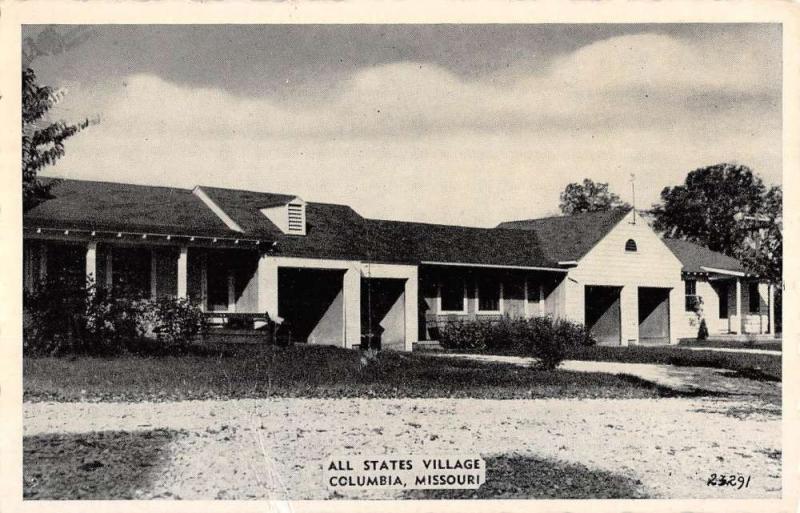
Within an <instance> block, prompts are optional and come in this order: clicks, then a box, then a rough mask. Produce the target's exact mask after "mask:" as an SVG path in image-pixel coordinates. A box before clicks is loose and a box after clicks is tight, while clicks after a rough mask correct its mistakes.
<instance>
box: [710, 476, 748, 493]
mask: <svg viewBox="0 0 800 513" xmlns="http://www.w3.org/2000/svg"><path fill="white" fill-rule="evenodd" d="M706 486H728V487H730V488H736V489H737V490H741V489H742V488H747V487H748V486H750V476H747V477H745V476H743V475H741V474H738V475H736V474H711V475H710V476H709V477H708V481H706Z"/></svg>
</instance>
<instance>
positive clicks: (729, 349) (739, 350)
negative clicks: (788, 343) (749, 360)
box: [675, 346, 783, 356]
mask: <svg viewBox="0 0 800 513" xmlns="http://www.w3.org/2000/svg"><path fill="white" fill-rule="evenodd" d="M675 349H686V350H688V351H716V352H717V353H749V354H770V355H772V356H780V355H782V354H783V353H782V352H781V351H774V350H772V349H747V348H744V347H687V346H675Z"/></svg>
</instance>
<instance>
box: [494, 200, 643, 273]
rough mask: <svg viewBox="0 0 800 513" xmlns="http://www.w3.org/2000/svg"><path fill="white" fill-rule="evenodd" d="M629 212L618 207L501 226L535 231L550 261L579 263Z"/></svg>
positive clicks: (507, 223) (502, 224)
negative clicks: (577, 261)
mask: <svg viewBox="0 0 800 513" xmlns="http://www.w3.org/2000/svg"><path fill="white" fill-rule="evenodd" d="M628 212H630V209H629V208H617V209H612V210H607V211H603V212H585V213H581V214H574V215H569V216H556V217H545V218H542V219H526V220H521V221H507V222H504V223H500V224H499V225H497V227H498V228H507V229H514V230H529V231H533V232H535V233H536V235H537V236H538V239H539V242H540V244H541V245H542V249H543V250H544V254H545V255H546V256H547V258H549V259H550V260H553V261H555V262H567V261H576V260H579V259H581V258H582V257H583V256H584V255H586V253H588V252H589V250H590V249H592V248H593V247H594V245H595V244H597V243H598V242H600V240H601V239H602V238H603V237H605V236H606V234H608V232H610V231H611V229H612V228H614V227H615V226H616V225H617V224H618V223H619V222H620V221H622V219H623V218H624V217H625V216H626V215H627V214H628Z"/></svg>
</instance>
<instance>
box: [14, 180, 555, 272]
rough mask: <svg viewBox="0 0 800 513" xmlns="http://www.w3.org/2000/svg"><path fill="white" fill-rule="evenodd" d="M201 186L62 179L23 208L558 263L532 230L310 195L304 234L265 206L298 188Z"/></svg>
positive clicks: (156, 227)
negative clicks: (416, 216)
mask: <svg viewBox="0 0 800 513" xmlns="http://www.w3.org/2000/svg"><path fill="white" fill-rule="evenodd" d="M195 191H196V192H194V193H193V191H192V190H189V189H177V188H171V187H151V186H143V185H130V184H119V183H111V182H91V181H83V180H63V181H62V182H61V183H59V184H58V185H57V186H56V187H55V188H54V189H53V195H54V198H53V199H51V200H47V201H45V202H43V203H42V204H41V205H39V206H37V207H36V208H34V209H32V210H30V211H29V212H27V213H26V214H25V226H31V227H37V226H41V227H56V228H63V229H92V230H94V229H98V230H101V229H107V230H114V231H131V230H141V231H145V232H148V233H152V234H158V233H163V234H170V233H173V234H174V233H180V234H186V235H201V236H202V235H206V236H213V237H217V236H219V237H236V238H238V237H241V236H244V237H252V238H258V239H267V240H271V241H275V242H277V244H276V245H275V246H274V247H273V248H272V251H273V252H274V254H276V255H285V256H296V257H306V258H330V259H342V260H363V261H372V262H387V263H406V264H419V263H422V262H435V263H445V264H447V263H452V264H476V265H489V266H491V265H496V266H519V267H537V268H556V267H558V266H557V264H556V262H555V261H553V260H551V259H548V258H547V256H546V255H545V254H544V252H543V251H542V247H541V245H540V243H539V237H538V234H537V233H536V232H533V231H528V230H509V229H503V228H471V227H466V226H450V225H441V224H426V223H412V222H403V221H387V220H376V219H366V218H364V217H362V216H361V215H359V214H358V213H357V212H356V211H355V210H353V209H352V208H351V207H349V206H347V205H337V204H329V203H314V202H305V215H306V226H307V231H306V234H305V235H304V236H301V237H299V236H297V235H292V234H285V233H283V232H281V230H280V229H279V228H278V227H277V226H276V225H275V224H274V223H273V222H272V221H270V219H269V218H268V217H267V216H266V215H264V213H263V212H262V210H264V209H269V208H274V207H276V206H281V205H286V204H288V203H289V202H291V201H293V200H295V199H296V198H297V196H295V195H288V194H272V193H266V192H254V191H244V190H236V189H223V188H218V187H197V188H195ZM198 192H202V196H205V197H206V198H205V199H204V198H202V197H200V196H201V195H200V194H198ZM211 205H214V206H215V208H214V209H212V208H211ZM239 230H241V231H239Z"/></svg>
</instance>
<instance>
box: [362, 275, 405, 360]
mask: <svg viewBox="0 0 800 513" xmlns="http://www.w3.org/2000/svg"><path fill="white" fill-rule="evenodd" d="M405 282H406V280H403V279H389V278H362V279H361V344H362V346H366V345H369V346H370V347H374V348H383V349H397V350H402V349H403V348H404V347H405V338H406V328H405V317H406V313H405V309H406V307H405V297H406V295H405Z"/></svg>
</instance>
